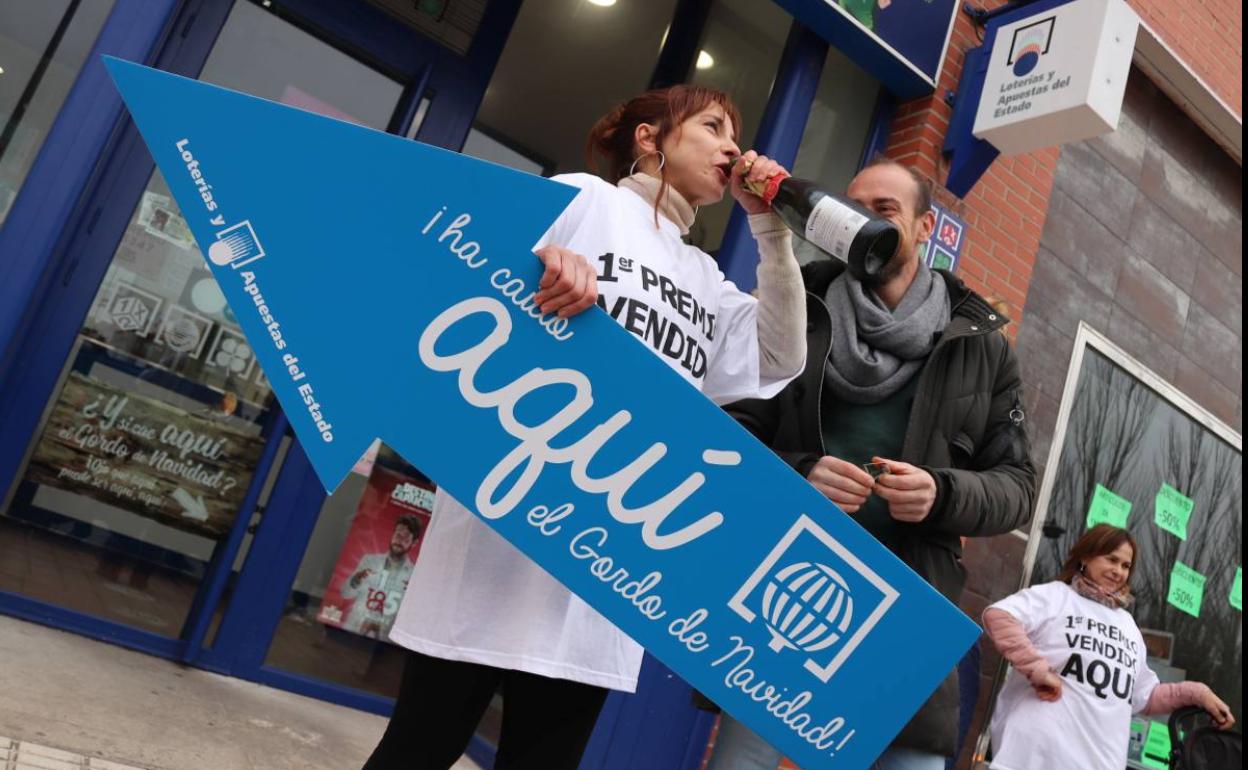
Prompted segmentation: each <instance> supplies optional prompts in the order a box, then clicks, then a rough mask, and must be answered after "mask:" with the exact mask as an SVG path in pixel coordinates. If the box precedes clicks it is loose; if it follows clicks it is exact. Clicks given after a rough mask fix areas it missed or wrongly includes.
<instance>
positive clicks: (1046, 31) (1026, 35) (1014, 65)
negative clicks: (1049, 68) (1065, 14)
mask: <svg viewBox="0 0 1248 770" xmlns="http://www.w3.org/2000/svg"><path fill="white" fill-rule="evenodd" d="M1056 18H1057V17H1055V16H1050V17H1048V18H1046V19H1041V20H1040V21H1037V22H1034V23H1032V24H1028V25H1026V26H1024V27H1019V28H1018V29H1016V30H1014V39H1013V41H1011V43H1010V56H1009V60H1008V61H1007V62H1006V63H1007V64H1009V65H1011V69H1012V70H1013V72H1014V76H1015V77H1020V78H1021V77H1024V76H1026V75H1030V74H1031V72H1032V70H1034V69H1035V68H1036V65H1037V64H1039V63H1040V57H1041V56H1044V55H1045V54H1046V53H1048V52H1049V44H1050V43H1051V42H1052V40H1053V22H1054V21H1055V20H1056Z"/></svg>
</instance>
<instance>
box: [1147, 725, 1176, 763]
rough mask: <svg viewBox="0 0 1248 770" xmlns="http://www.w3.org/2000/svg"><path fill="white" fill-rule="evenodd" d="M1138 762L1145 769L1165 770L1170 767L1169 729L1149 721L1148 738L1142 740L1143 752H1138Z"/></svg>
mask: <svg viewBox="0 0 1248 770" xmlns="http://www.w3.org/2000/svg"><path fill="white" fill-rule="evenodd" d="M1140 762H1142V763H1143V764H1144V765H1145V766H1146V767H1156V768H1160V770H1166V768H1169V767H1170V729H1169V728H1168V727H1166V726H1165V725H1164V724H1162V723H1161V722H1154V721H1152V720H1149V723H1148V737H1146V738H1145V739H1144V750H1143V751H1141V752H1140Z"/></svg>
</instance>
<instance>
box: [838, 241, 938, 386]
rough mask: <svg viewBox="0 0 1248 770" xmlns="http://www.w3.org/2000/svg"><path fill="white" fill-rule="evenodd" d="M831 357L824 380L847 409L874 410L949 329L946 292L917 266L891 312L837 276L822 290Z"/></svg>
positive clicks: (863, 289) (913, 371) (871, 295)
mask: <svg viewBox="0 0 1248 770" xmlns="http://www.w3.org/2000/svg"><path fill="white" fill-rule="evenodd" d="M827 300H828V310H829V311H830V312H831V314H832V352H831V353H830V354H829V355H828V360H827V363H826V364H825V365H824V380H825V381H826V382H827V384H828V387H829V388H831V390H832V393H833V394H834V395H835V396H836V397H837V398H839V399H841V400H842V401H846V402H849V403H851V404H877V403H879V402H880V401H883V400H884V399H886V398H888V397H889V396H891V395H893V394H894V393H896V392H897V391H898V390H901V388H902V387H903V386H904V385H905V384H906V383H907V382H909V381H910V378H911V377H913V376H914V375H915V374H916V373H917V372H918V370H919V368H920V367H921V366H923V362H924V361H925V360H926V359H927V355H928V353H931V352H932V348H933V347H934V346H935V344H936V337H937V334H938V333H939V332H941V331H943V330H944V328H945V327H946V326H948V325H949V318H950V309H949V289H948V287H946V286H945V281H944V279H943V278H941V277H940V276H938V275H936V274H934V273H933V272H932V271H931V270H929V269H928V267H927V266H926V265H924V264H922V263H920V264H919V271H918V273H917V274H916V275H915V276H914V282H913V283H911V284H910V288H909V289H907V290H906V296H904V297H903V298H902V300H901V304H900V305H898V306H897V309H896V310H889V309H888V307H887V306H886V305H884V303H882V302H880V300H879V298H877V297H876V296H875V293H874V292H872V291H871V290H870V289H868V288H867V287H865V286H863V285H862V283H861V282H860V281H858V280H856V279H855V278H854V277H853V276H851V275H850V274H849V271H848V270H847V271H845V272H843V273H841V274H840V275H839V276H838V277H837V278H836V280H834V281H833V282H832V284H831V285H830V286H828V293H827Z"/></svg>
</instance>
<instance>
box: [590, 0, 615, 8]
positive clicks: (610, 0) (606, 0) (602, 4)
mask: <svg viewBox="0 0 1248 770" xmlns="http://www.w3.org/2000/svg"><path fill="white" fill-rule="evenodd" d="M589 2H590V4H591V5H596V6H598V7H599V8H610V7H611V6H613V5H615V0H589Z"/></svg>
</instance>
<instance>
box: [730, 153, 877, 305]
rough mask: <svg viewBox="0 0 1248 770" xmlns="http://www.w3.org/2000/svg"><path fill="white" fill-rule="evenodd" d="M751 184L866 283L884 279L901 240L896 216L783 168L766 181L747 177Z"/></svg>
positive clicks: (794, 228) (792, 227)
mask: <svg viewBox="0 0 1248 770" xmlns="http://www.w3.org/2000/svg"><path fill="white" fill-rule="evenodd" d="M745 188H746V189H747V190H749V191H750V192H752V193H754V194H755V195H757V196H758V197H760V198H762V199H763V200H765V201H767V202H768V203H770V204H771V209H772V211H774V212H776V214H778V215H779V216H780V219H781V221H783V222H784V223H785V224H786V225H787V226H788V227H789V229H790V230H792V231H793V232H795V233H797V234H798V235H799V236H801V237H802V238H804V239H806V240H807V241H809V242H810V243H812V244H814V245H815V246H817V247H818V248H819V249H821V250H823V251H825V252H827V253H828V254H830V255H831V256H832V257H834V258H836V259H839V260H841V261H842V262H845V263H846V264H847V265H848V266H849V271H850V274H851V275H853V276H854V277H855V278H857V279H858V280H860V281H862V282H864V283H874V282H876V281H877V280H878V277H879V275H880V272H881V271H882V270H883V269H884V266H885V265H887V264H888V262H889V260H891V259H892V258H893V255H894V254H896V253H897V247H898V245H899V244H900V243H901V233H900V232H899V231H898V230H897V227H896V226H895V225H893V223H892V222H889V221H888V220H887V219H882V218H880V217H877V216H876V215H875V214H874V213H872V212H871V211H868V210H867V209H866V208H863V207H862V206H860V205H858V204H857V203H855V202H854V201H852V200H849V199H848V198H843V197H841V196H839V195H833V194H832V193H830V192H827V191H825V190H821V189H819V187H818V185H816V184H815V183H814V182H811V181H810V180H807V179H797V178H795V177H791V176H788V175H785V174H778V175H776V176H774V177H771V178H770V179H768V180H766V181H765V182H747V183H746V185H745Z"/></svg>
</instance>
